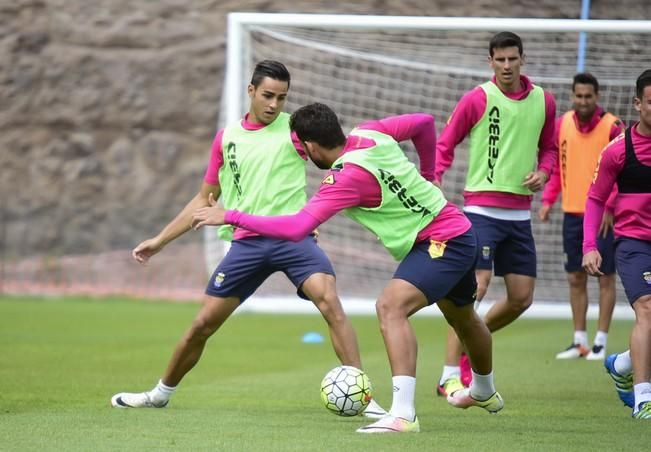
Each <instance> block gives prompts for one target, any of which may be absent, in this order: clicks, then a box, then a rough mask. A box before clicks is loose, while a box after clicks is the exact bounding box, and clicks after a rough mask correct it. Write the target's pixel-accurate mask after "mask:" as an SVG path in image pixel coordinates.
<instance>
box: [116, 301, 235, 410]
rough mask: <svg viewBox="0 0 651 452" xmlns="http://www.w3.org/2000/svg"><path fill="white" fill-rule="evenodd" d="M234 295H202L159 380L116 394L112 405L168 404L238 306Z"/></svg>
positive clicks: (144, 405) (135, 406) (158, 406)
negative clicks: (147, 386)
mask: <svg viewBox="0 0 651 452" xmlns="http://www.w3.org/2000/svg"><path fill="white" fill-rule="evenodd" d="M239 304H240V300H239V298H237V297H229V298H219V297H211V296H209V295H204V298H203V306H202V307H201V310H200V311H199V313H198V314H197V316H196V317H195V319H194V321H193V322H192V325H191V326H190V328H189V329H188V330H187V331H186V332H185V334H184V335H183V337H181V339H180V340H179V342H178V343H177V344H176V348H175V350H174V353H173V354H172V358H171V359H170V362H169V364H168V366H167V370H166V371H165V375H164V376H163V378H162V379H161V381H160V382H159V383H158V385H156V387H154V389H152V390H151V391H147V392H140V393H125V392H121V393H118V394H115V395H114V396H113V397H112V398H111V405H112V406H114V407H116V408H162V407H164V406H166V405H167V403H168V402H169V399H170V397H171V395H172V393H173V392H174V389H175V388H176V386H177V385H178V384H179V383H180V381H181V379H182V378H183V377H184V376H185V375H186V374H187V373H188V372H189V371H190V370H191V369H192V368H193V367H194V366H195V364H196V363H197V362H198V361H199V358H200V357H201V354H202V353H203V349H204V347H205V345H206V341H207V340H208V338H210V336H212V335H213V334H214V333H215V331H217V329H219V327H220V326H221V325H222V324H223V323H224V322H225V321H226V319H227V318H228V317H229V316H230V315H231V314H232V313H233V311H234V310H235V309H236V308H237V307H238V306H239Z"/></svg>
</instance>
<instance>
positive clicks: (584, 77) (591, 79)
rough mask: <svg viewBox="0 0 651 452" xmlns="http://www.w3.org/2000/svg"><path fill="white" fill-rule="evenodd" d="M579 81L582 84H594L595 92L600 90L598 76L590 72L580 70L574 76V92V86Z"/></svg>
mask: <svg viewBox="0 0 651 452" xmlns="http://www.w3.org/2000/svg"><path fill="white" fill-rule="evenodd" d="M577 83H580V84H582V85H592V86H593V87H594V92H595V94H596V93H598V92H599V82H598V81H597V77H595V76H594V75H592V74H590V73H589V72H580V73H578V74H576V75H575V76H574V79H573V80H572V92H574V87H575V86H576V85H577Z"/></svg>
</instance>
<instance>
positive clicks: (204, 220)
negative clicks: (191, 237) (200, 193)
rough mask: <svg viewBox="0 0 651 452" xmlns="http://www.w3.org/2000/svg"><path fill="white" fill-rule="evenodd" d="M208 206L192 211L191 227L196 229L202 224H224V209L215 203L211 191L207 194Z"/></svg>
mask: <svg viewBox="0 0 651 452" xmlns="http://www.w3.org/2000/svg"><path fill="white" fill-rule="evenodd" d="M208 204H210V205H209V206H206V207H202V208H200V209H197V210H195V211H194V214H193V215H192V224H191V226H192V229H194V230H197V229H199V228H200V227H202V226H220V225H222V224H224V217H225V216H226V210H224V209H223V208H221V207H219V206H218V205H217V201H216V200H215V197H214V196H213V194H212V193H210V194H209V195H208Z"/></svg>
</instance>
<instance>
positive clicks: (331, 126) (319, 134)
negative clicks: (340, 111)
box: [289, 102, 346, 149]
mask: <svg viewBox="0 0 651 452" xmlns="http://www.w3.org/2000/svg"><path fill="white" fill-rule="evenodd" d="M289 127H290V128H291V130H293V131H294V132H296V136H298V139H299V140H301V141H313V142H315V143H317V144H318V145H319V146H322V147H324V148H326V149H334V148H335V147H337V146H340V145H342V144H344V143H345V142H346V135H344V132H343V131H342V130H341V125H340V124H339V118H337V115H336V114H335V112H334V111H332V109H331V108H330V107H328V106H327V105H325V104H320V103H318V102H317V103H314V104H309V105H305V106H304V107H301V108H299V109H298V110H296V111H295V112H294V113H292V116H291V118H290V119H289Z"/></svg>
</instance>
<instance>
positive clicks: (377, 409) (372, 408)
mask: <svg viewBox="0 0 651 452" xmlns="http://www.w3.org/2000/svg"><path fill="white" fill-rule="evenodd" d="M388 414H389V413H387V410H385V409H384V408H382V407H381V406H380V405H379V404H378V403H377V402H376V401H375V399H371V401H370V402H369V403H368V405H367V406H366V409H365V410H364V411H363V412H362V416H364V417H367V418H369V419H382V418H383V417H385V416H387V415H388Z"/></svg>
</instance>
